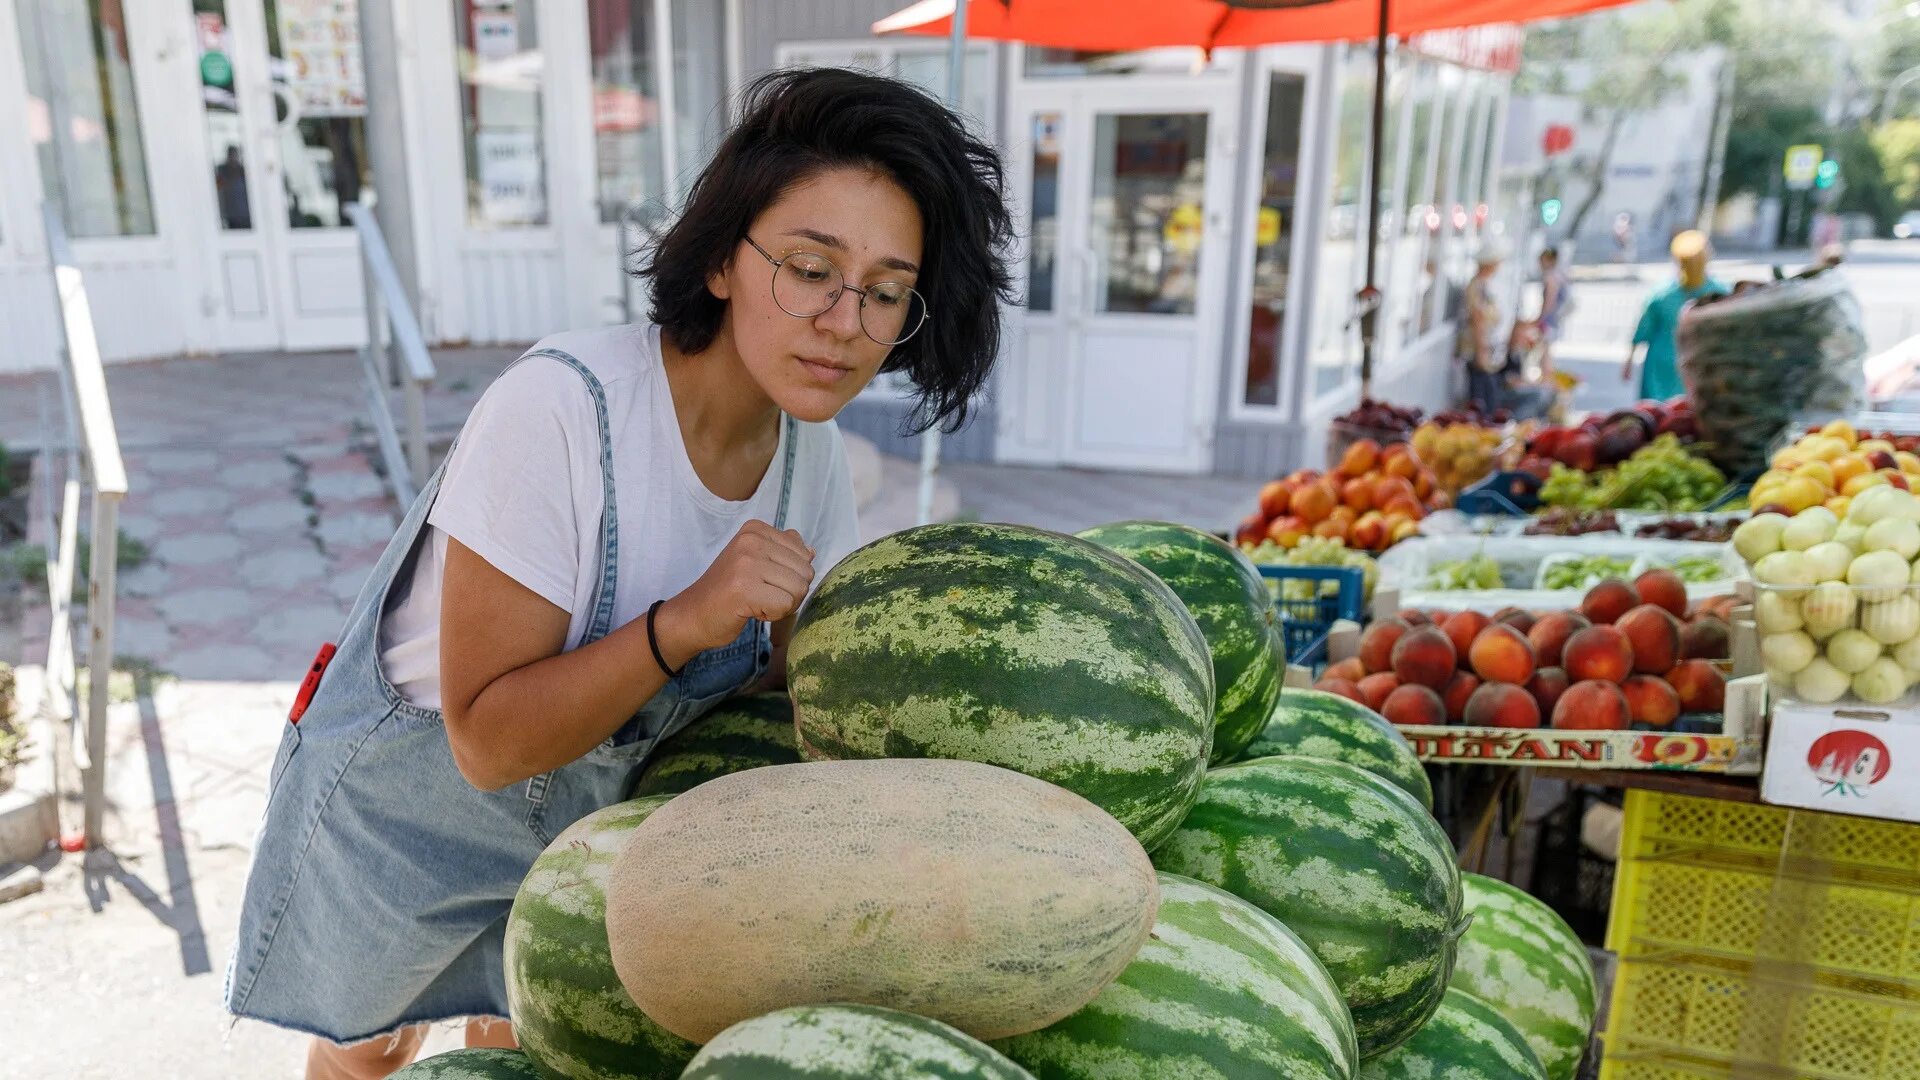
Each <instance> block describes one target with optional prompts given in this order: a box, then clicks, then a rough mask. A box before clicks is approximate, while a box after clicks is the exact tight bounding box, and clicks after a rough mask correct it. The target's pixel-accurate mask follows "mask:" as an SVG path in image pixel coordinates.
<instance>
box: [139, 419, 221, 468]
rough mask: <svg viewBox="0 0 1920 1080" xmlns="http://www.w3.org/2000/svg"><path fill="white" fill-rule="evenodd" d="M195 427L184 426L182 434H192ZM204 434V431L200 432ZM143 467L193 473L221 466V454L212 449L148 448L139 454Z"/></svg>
mask: <svg viewBox="0 0 1920 1080" xmlns="http://www.w3.org/2000/svg"><path fill="white" fill-rule="evenodd" d="M197 430H198V429H195V428H184V429H182V432H181V433H182V434H185V435H189V437H190V436H191V434H192V433H194V432H195V431H197ZM198 433H199V434H200V435H202V436H204V435H205V434H206V433H205V432H204V431H199V432H198ZM139 458H140V464H141V466H142V467H143V468H146V469H149V470H151V471H153V472H156V473H172V474H178V473H192V472H208V471H211V470H214V469H218V468H219V467H220V461H221V458H220V455H219V454H218V453H217V452H215V451H212V450H179V449H175V450H147V451H143V452H142V453H140V454H139Z"/></svg>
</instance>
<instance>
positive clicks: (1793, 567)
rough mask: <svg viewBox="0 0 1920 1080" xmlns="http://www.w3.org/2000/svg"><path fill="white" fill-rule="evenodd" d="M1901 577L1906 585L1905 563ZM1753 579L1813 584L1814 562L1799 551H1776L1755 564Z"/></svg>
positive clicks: (1770, 583)
mask: <svg viewBox="0 0 1920 1080" xmlns="http://www.w3.org/2000/svg"><path fill="white" fill-rule="evenodd" d="M1881 554H1886V552H1881ZM1861 558H1865V556H1861ZM1854 561H1855V562H1858V561H1859V560H1858V559H1856V560H1854ZM1849 569H1851V566H1849ZM1900 578H1901V580H1900V583H1901V584H1902V585H1905V584H1906V573H1905V570H1904V564H1903V570H1902V572H1901V575H1900ZM1753 580H1755V581H1758V582H1760V583H1761V584H1762V585H1794V586H1798V585H1811V584H1813V564H1812V563H1810V562H1808V561H1807V557H1806V556H1805V555H1804V554H1802V553H1800V552H1798V551H1776V552H1774V553H1773V554H1771V555H1767V556H1763V557H1762V558H1761V559H1760V561H1759V562H1757V563H1754V564H1753Z"/></svg>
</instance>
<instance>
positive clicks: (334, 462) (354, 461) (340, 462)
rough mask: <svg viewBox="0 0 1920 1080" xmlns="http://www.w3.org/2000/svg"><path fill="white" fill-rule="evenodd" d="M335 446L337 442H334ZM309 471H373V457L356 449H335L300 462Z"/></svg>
mask: <svg viewBox="0 0 1920 1080" xmlns="http://www.w3.org/2000/svg"><path fill="white" fill-rule="evenodd" d="M336 446H337V444H336ZM302 464H304V465H305V466H306V467H307V471H308V472H309V473H314V474H317V473H331V472H346V473H370V472H372V471H373V459H372V458H370V457H368V456H367V455H365V454H363V453H360V452H359V451H357V450H349V451H346V452H344V453H343V452H340V451H339V450H337V449H333V450H330V451H328V452H324V453H319V454H316V455H314V456H312V457H310V458H307V459H306V460H305V461H303V462H302Z"/></svg>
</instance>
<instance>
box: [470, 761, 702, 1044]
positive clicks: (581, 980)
mask: <svg viewBox="0 0 1920 1080" xmlns="http://www.w3.org/2000/svg"><path fill="white" fill-rule="evenodd" d="M668 798H670V796H665V795H657V796H653V797H650V798H644V799H632V800H629V801H627V802H623V803H616V804H614V805H612V806H607V807H602V808H601V809H599V810H596V811H594V812H593V813H591V814H588V815H587V816H586V817H583V818H581V819H580V820H578V821H576V822H574V823H573V824H572V825H569V826H567V828H566V829H564V830H562V831H561V833H560V835H559V836H557V837H555V838H554V840H553V843H551V844H549V845H547V849H546V850H545V851H543V852H541V854H540V857H539V858H538V859H535V860H534V863H533V867H532V868H531V869H530V870H528V871H527V876H526V878H525V880H523V881H522V882H521V884H520V891H519V893H518V894H517V895H515V897H514V900H513V908H512V909H511V911H509V912H508V915H507V931H506V946H505V952H504V956H503V961H504V963H503V966H504V968H505V971H506V982H507V1009H508V1013H509V1014H510V1015H511V1016H512V1017H513V1025H514V1035H515V1037H516V1038H517V1039H518V1041H519V1043H520V1048H521V1049H522V1050H525V1051H526V1052H527V1054H528V1055H529V1056H531V1057H532V1058H533V1059H534V1063H535V1065H536V1066H537V1067H538V1068H539V1070H540V1075H542V1076H543V1077H546V1080H675V1078H676V1077H678V1076H679V1075H680V1070H681V1069H683V1068H685V1067H686V1064H687V1062H689V1061H691V1060H693V1055H694V1051H696V1050H698V1049H699V1047H697V1046H695V1045H694V1044H693V1043H690V1042H688V1041H687V1040H685V1039H682V1038H680V1037H679V1036H678V1035H675V1034H673V1033H672V1032H670V1031H668V1030H667V1029H665V1028H663V1027H661V1026H660V1025H658V1024H656V1023H654V1022H653V1021H652V1020H651V1019H649V1018H648V1017H647V1015H646V1014H645V1013H643V1012H641V1011H640V1007H639V1006H637V1005H635V1004H634V1003H633V998H632V997H630V996H629V995H628V994H627V989H626V987H624V986H622V985H620V977H619V975H618V974H617V973H615V971H614V969H613V956H612V954H611V952H610V950H609V947H608V944H607V895H606V889H607V881H608V879H609V878H610V877H611V876H612V872H613V863H614V859H615V857H616V856H618V855H619V854H620V850H621V848H623V847H625V846H626V842H627V838H628V837H629V836H631V835H632V833H633V830H634V829H635V828H636V827H637V826H638V825H639V824H640V823H641V822H643V821H645V820H646V819H647V816H648V815H650V814H652V813H653V812H654V811H656V810H658V809H659V808H660V807H662V806H665V805H666V803H667V800H668Z"/></svg>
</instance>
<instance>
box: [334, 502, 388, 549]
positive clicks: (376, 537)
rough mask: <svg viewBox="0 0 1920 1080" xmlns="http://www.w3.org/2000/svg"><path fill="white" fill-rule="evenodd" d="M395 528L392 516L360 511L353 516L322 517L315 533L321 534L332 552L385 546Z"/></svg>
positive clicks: (352, 514)
mask: <svg viewBox="0 0 1920 1080" xmlns="http://www.w3.org/2000/svg"><path fill="white" fill-rule="evenodd" d="M393 528H394V521H393V517H392V515H390V514H385V513H374V512H371V511H359V512H356V513H351V514H340V515H331V516H322V517H321V519H320V525H319V528H318V529H316V530H315V531H316V532H318V533H319V534H320V539H321V541H322V542H323V543H325V544H326V545H327V550H328V551H329V552H331V551H333V550H334V549H335V548H351V547H364V546H366V545H369V544H384V543H385V542H386V541H387V539H388V538H390V537H391V536H393Z"/></svg>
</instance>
